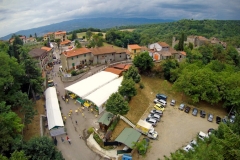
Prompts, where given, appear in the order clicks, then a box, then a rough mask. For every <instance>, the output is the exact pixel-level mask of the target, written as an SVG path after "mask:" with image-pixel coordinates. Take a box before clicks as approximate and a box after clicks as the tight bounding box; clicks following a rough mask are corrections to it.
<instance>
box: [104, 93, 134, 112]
mask: <svg viewBox="0 0 240 160" xmlns="http://www.w3.org/2000/svg"><path fill="white" fill-rule="evenodd" d="M106 110H107V111H108V112H111V113H113V114H114V115H118V114H120V115H125V114H127V112H128V111H129V106H128V102H127V101H125V100H124V98H123V97H122V96H121V95H120V94H119V93H113V94H112V95H111V96H110V97H109V99H108V100H107V102H106Z"/></svg>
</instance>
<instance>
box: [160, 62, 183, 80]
mask: <svg viewBox="0 0 240 160" xmlns="http://www.w3.org/2000/svg"><path fill="white" fill-rule="evenodd" d="M161 65H162V68H163V72H164V78H165V79H166V80H168V81H170V78H171V72H170V71H171V69H176V68H177V67H178V66H179V65H178V62H177V60H176V59H167V60H164V61H163V63H162V64H161Z"/></svg>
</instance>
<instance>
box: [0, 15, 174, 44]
mask: <svg viewBox="0 0 240 160" xmlns="http://www.w3.org/2000/svg"><path fill="white" fill-rule="evenodd" d="M172 21H173V20H170V19H168V20H163V19H146V18H88V19H73V20H69V21H64V22H60V23H55V24H50V25H47V26H42V27H38V28H32V29H28V30H21V31H18V32H16V33H15V34H17V35H26V36H29V35H30V34H32V35H34V34H35V33H36V34H37V35H38V36H43V35H44V34H45V33H47V32H52V31H57V30H65V31H67V32H69V31H72V30H76V29H79V28H90V27H92V28H99V29H105V28H112V27H117V26H127V25H141V24H152V23H162V22H172ZM12 34H14V33H12ZM12 34H8V35H6V36H4V37H1V38H0V39H1V40H8V39H9V38H10V37H11V36H12Z"/></svg>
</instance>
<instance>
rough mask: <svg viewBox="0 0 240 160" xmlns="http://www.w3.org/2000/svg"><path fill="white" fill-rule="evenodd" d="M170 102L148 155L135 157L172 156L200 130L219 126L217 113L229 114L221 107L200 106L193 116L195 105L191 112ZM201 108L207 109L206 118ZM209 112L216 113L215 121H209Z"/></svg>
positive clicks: (155, 157)
mask: <svg viewBox="0 0 240 160" xmlns="http://www.w3.org/2000/svg"><path fill="white" fill-rule="evenodd" d="M169 103H170V100H168V105H167V107H166V108H165V110H164V113H163V117H162V118H161V121H160V122H158V123H157V127H155V130H156V131H157V132H158V134H159V138H158V140H151V143H150V149H149V150H148V152H147V155H146V157H140V156H138V155H137V154H136V153H135V154H134V156H133V158H135V159H152V160H157V159H158V158H160V159H163V158H164V155H166V156H170V153H171V152H175V151H176V150H177V149H179V148H183V147H184V146H186V145H187V144H188V143H189V142H190V141H191V140H192V139H194V138H195V137H196V135H197V134H198V132H199V131H203V132H205V133H207V130H208V129H209V128H214V129H216V128H217V127H218V124H216V115H218V116H220V117H224V116H225V115H226V114H227V113H226V112H225V110H224V109H221V108H215V107H212V108H209V107H201V108H198V114H197V116H193V115H192V109H193V106H190V107H191V110H190V112H189V113H185V112H184V111H180V110H179V109H178V107H179V105H180V104H179V103H177V104H176V105H175V106H174V107H172V106H170V105H169ZM152 106H154V103H152ZM152 109H153V107H149V108H148V109H147V111H146V112H145V113H144V115H143V116H142V119H145V118H146V117H147V115H148V114H149V112H150V111H151V110H152ZM200 109H203V110H205V111H206V113H207V115H206V117H205V118H201V117H200ZM208 113H212V114H213V115H214V120H213V122H208V121H207V116H208Z"/></svg>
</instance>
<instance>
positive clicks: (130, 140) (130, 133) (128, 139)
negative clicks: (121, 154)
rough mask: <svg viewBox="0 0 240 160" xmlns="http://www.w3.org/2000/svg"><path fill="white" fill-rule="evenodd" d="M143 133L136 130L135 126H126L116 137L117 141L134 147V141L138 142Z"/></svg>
mask: <svg viewBox="0 0 240 160" xmlns="http://www.w3.org/2000/svg"><path fill="white" fill-rule="evenodd" d="M140 136H141V133H140V132H138V131H136V130H135V129H133V128H125V129H124V130H123V131H122V132H121V133H120V135H119V136H118V137H117V138H116V139H115V141H117V142H121V143H123V144H125V145H126V146H128V147H129V148H131V149H133V146H134V142H137V141H138V139H139V138H140Z"/></svg>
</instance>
